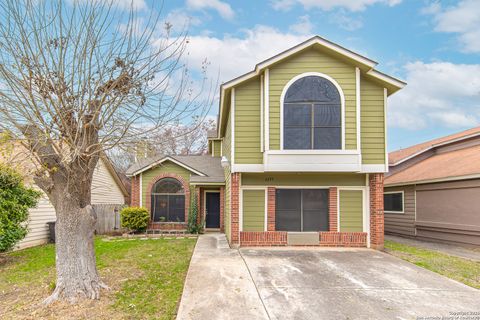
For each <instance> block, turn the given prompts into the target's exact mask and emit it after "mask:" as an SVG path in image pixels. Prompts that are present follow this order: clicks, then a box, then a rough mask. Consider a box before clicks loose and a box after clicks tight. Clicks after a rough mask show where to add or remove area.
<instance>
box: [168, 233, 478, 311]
mask: <svg viewBox="0 0 480 320" xmlns="http://www.w3.org/2000/svg"><path fill="white" fill-rule="evenodd" d="M479 301H480V291H479V290H476V289H473V288H470V287H468V286H465V285H463V284H460V283H458V282H455V281H453V280H450V279H448V278H445V277H443V276H440V275H438V274H435V273H433V272H430V271H428V270H425V269H423V268H420V267H417V266H415V265H413V264H411V263H408V262H405V261H403V260H400V259H397V258H395V257H392V256H390V255H387V254H385V253H382V252H378V251H374V250H369V249H325V248H308V249H305V248H272V249H269V248H261V249H248V248H245V249H240V250H235V249H229V248H228V246H227V243H226V240H225V237H224V235H220V234H207V235H202V236H201V237H200V238H199V240H198V243H197V246H196V248H195V251H194V255H193V257H192V262H191V265H190V268H189V271H188V276H187V281H186V283H185V290H184V293H183V296H182V301H181V304H180V308H179V313H178V318H177V319H417V318H419V317H432V316H448V315H452V313H454V312H468V311H473V312H478V313H477V314H476V315H477V316H478V315H480V303H479Z"/></svg>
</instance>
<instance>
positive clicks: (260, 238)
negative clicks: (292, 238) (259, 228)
mask: <svg viewBox="0 0 480 320" xmlns="http://www.w3.org/2000/svg"><path fill="white" fill-rule="evenodd" d="M240 243H241V245H242V246H246V247H255V246H286V245H287V232H285V231H266V232H255V231H248V232H240Z"/></svg>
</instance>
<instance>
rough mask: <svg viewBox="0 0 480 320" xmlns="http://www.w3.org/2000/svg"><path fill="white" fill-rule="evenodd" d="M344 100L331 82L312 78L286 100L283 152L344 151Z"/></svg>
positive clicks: (291, 91)
mask: <svg viewBox="0 0 480 320" xmlns="http://www.w3.org/2000/svg"><path fill="white" fill-rule="evenodd" d="M341 119H342V98H341V96H340V92H339V91H338V89H337V87H336V86H335V85H334V84H333V83H332V82H331V81H330V80H328V79H326V78H324V77H321V76H316V75H308V76H305V77H302V78H300V79H298V80H296V81H294V82H293V83H292V84H291V85H290V86H289V87H288V88H287V91H286V92H285V95H284V97H283V149H286V150H289V149H290V150H292V149H294V150H299V149H304V150H305V149H307V150H308V149H313V150H319V149H341V148H342V121H341Z"/></svg>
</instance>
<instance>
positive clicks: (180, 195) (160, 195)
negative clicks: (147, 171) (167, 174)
mask: <svg viewBox="0 0 480 320" xmlns="http://www.w3.org/2000/svg"><path fill="white" fill-rule="evenodd" d="M151 197H152V199H151V201H152V219H153V221H154V222H164V221H165V222H185V190H183V186H182V184H181V183H180V182H179V181H178V180H177V179H174V178H163V179H161V180H158V181H157V182H156V183H155V184H154V185H153V186H152V196H151Z"/></svg>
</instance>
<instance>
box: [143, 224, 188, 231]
mask: <svg viewBox="0 0 480 320" xmlns="http://www.w3.org/2000/svg"><path fill="white" fill-rule="evenodd" d="M148 229H151V230H185V229H187V224H186V223H178V222H150V223H149V225H148Z"/></svg>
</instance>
